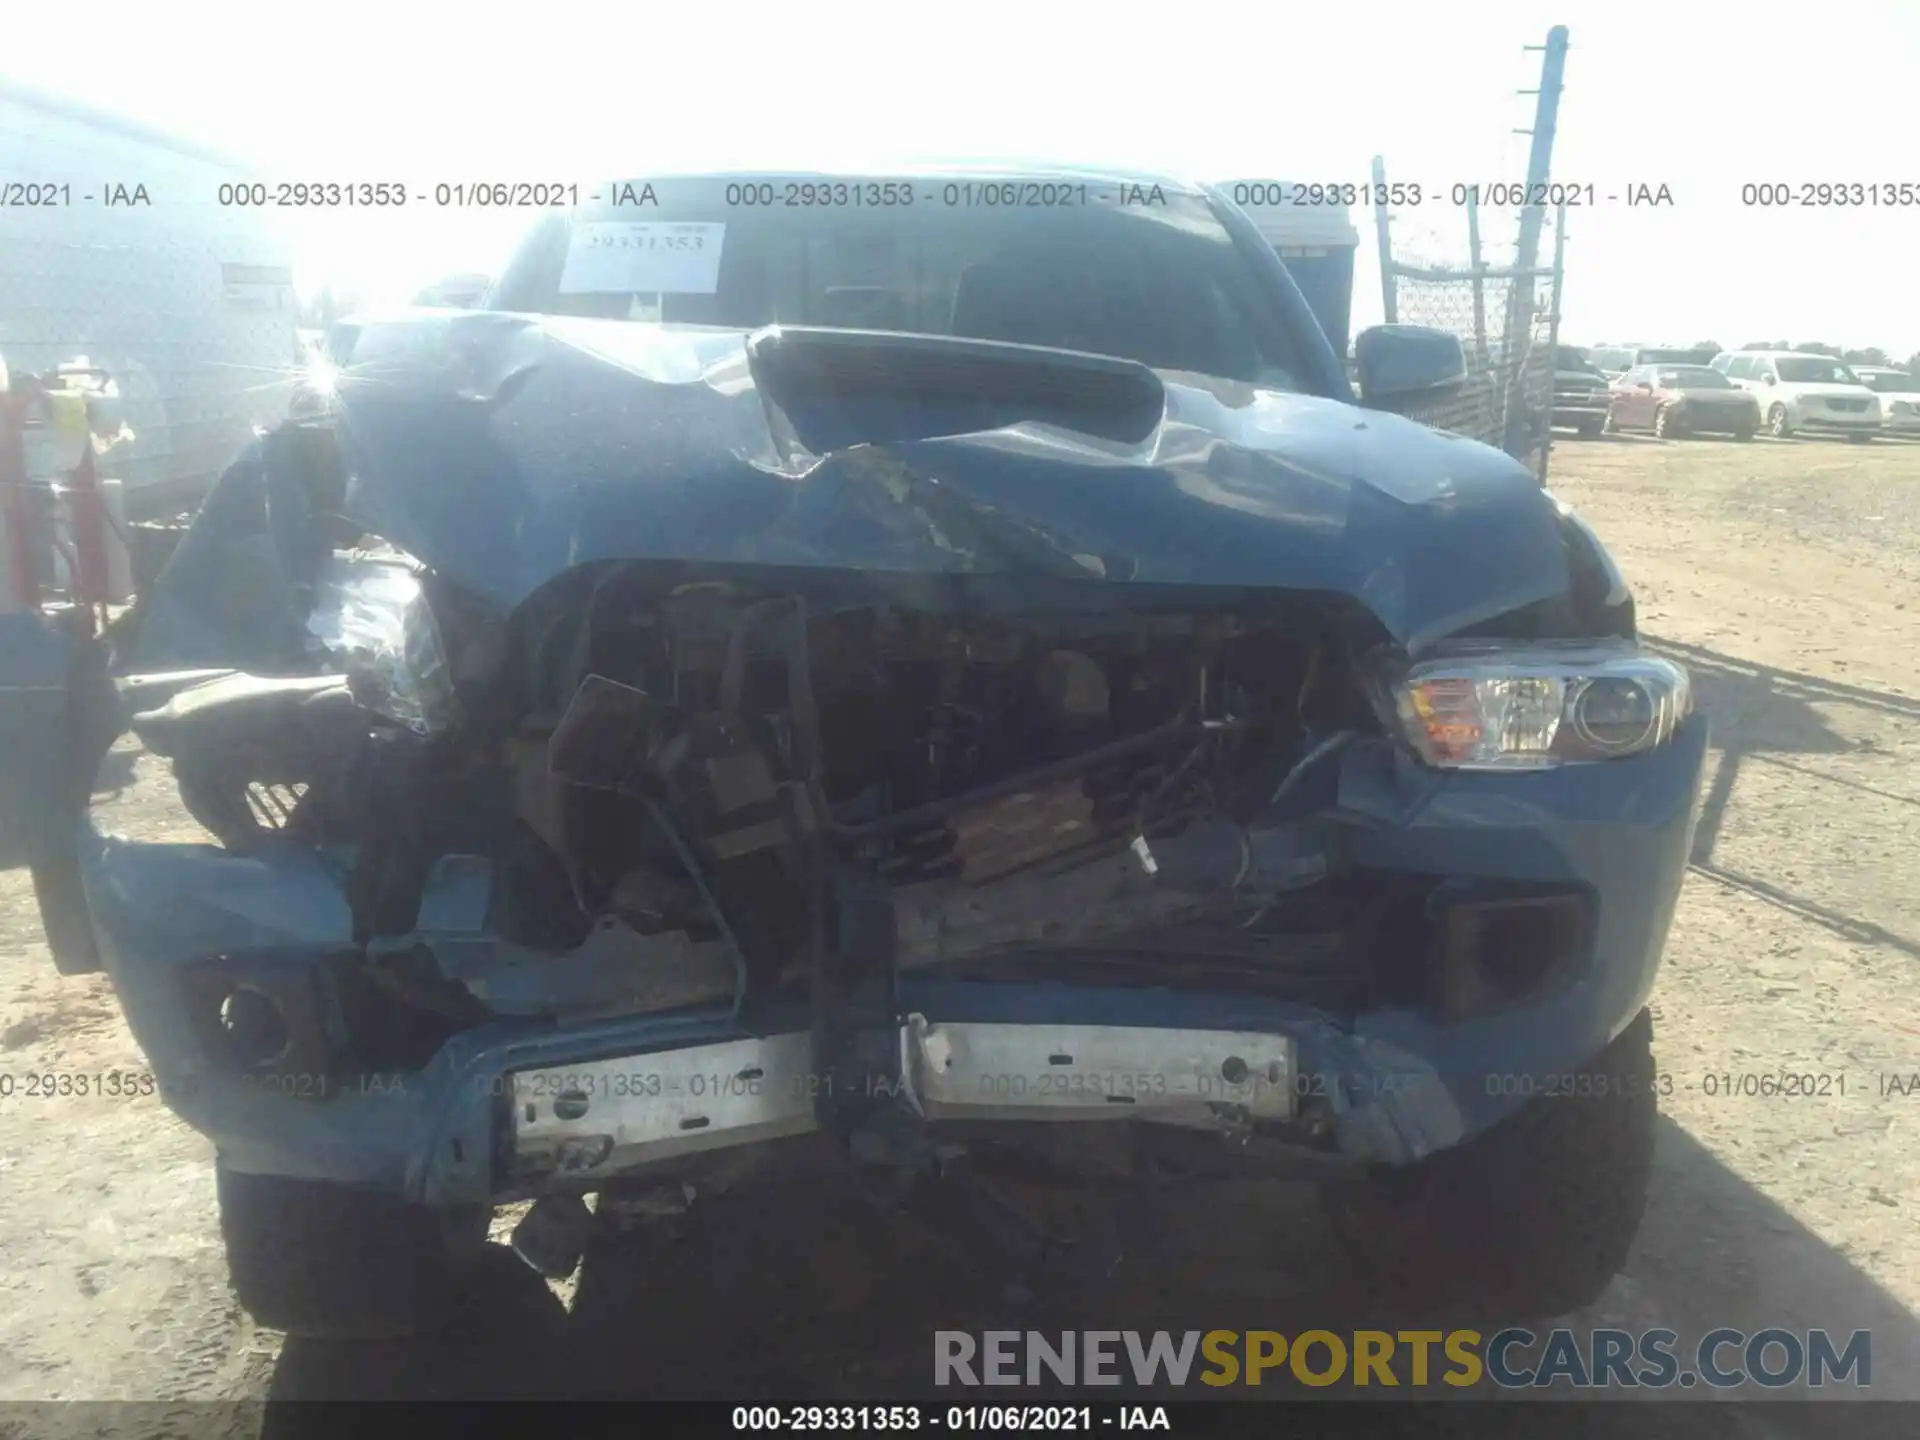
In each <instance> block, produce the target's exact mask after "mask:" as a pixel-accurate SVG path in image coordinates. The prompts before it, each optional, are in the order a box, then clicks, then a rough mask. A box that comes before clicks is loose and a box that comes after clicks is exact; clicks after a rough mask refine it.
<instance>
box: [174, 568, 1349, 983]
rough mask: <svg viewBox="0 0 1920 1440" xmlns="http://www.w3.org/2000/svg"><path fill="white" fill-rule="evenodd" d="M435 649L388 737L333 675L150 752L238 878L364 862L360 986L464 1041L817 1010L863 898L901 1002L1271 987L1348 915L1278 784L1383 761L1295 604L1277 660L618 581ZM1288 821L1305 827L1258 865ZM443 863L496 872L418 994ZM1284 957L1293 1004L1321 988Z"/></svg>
mask: <svg viewBox="0 0 1920 1440" xmlns="http://www.w3.org/2000/svg"><path fill="white" fill-rule="evenodd" d="M373 563H380V562H373ZM384 563H399V562H393V561H388V562H384ZM428 583H429V586H430V585H431V580H430V577H429V580H428ZM432 615H433V617H435V619H434V622H433V624H432V630H431V632H430V634H431V641H430V643H431V644H432V645H434V646H437V647H441V648H442V650H443V653H442V654H440V655H439V656H437V657H436V658H434V659H432V660H430V661H428V662H426V663H425V664H422V665H420V666H419V668H420V669H421V671H422V673H432V674H433V677H434V680H435V681H436V682H438V683H441V684H442V689H441V690H440V691H439V692H437V693H436V695H435V696H434V698H433V699H432V700H431V701H430V703H428V704H426V705H424V706H416V707H414V709H413V710H412V711H410V712H409V714H410V718H411V720H412V723H411V724H408V723H400V722H396V721H394V720H392V719H390V718H384V717H383V716H381V715H380V714H377V713H375V709H374V708H373V707H372V706H369V705H368V704H362V703H357V702H356V700H355V687H356V686H358V687H359V689H360V693H361V694H362V696H365V695H366V694H367V687H368V684H369V683H370V679H371V678H372V677H370V673H369V667H367V666H364V665H363V666H361V668H359V669H357V670H356V668H355V666H354V665H352V664H349V665H348V666H347V667H346V668H347V670H348V673H347V674H345V675H336V676H319V677H302V678H299V679H260V678H256V677H244V676H241V677H233V678H232V679H229V680H223V681H218V682H215V683H214V684H211V685H207V686H201V687H198V688H196V689H194V690H190V691H188V692H185V693H184V694H182V695H181V696H179V697H177V698H176V699H175V700H174V702H172V704H170V705H169V706H168V707H166V709H164V710H161V711H157V712H153V713H151V714H148V715H146V716H143V717H141V720H140V721H139V723H138V727H137V728H138V729H139V730H140V732H141V734H142V736H143V738H144V739H145V740H146V741H147V743H148V744H149V746H150V747H152V748H153V749H155V750H157V751H158V752H159V753H162V754H166V755H169V756H171V757H172V758H173V760H174V763H175V769H176V775H177V777H178V779H179V781H180V785H181V790H182V794H183V798H184V799H185V801H186V803H187V804H188V806H189V808H190V809H192V810H193V811H194V813H195V814H196V816H197V818H199V819H200V820H201V822H202V823H203V824H204V825H206V826H207V827H208V828H209V829H210V830H212V832H213V833H214V834H215V835H216V836H218V837H219V838H220V840H221V841H222V842H223V843H224V844H225V845H226V846H227V847H228V848H230V849H234V850H240V851H245V850H248V849H251V848H257V847H262V846H274V845H283V844H288V843H300V844H306V845H312V846H319V847H324V848H327V849H331V850H341V851H346V850H351V851H352V852H353V853H354V855H355V859H354V861H353V863H352V865H351V868H350V870H349V871H348V873H347V875H346V877H345V883H346V884H347V885H348V886H349V889H350V892H351V896H352V900H353V908H354V915H355V928H356V940H357V941H358V942H359V943H361V944H363V945H365V946H367V947H368V953H369V957H370V959H369V963H375V964H382V965H386V966H389V967H392V968H394V969H395V970H397V971H402V972H407V971H411V972H414V973H412V974H411V975H410V977H409V979H408V980H407V981H406V985H407V986H415V985H422V982H423V980H424V981H426V982H428V983H426V984H424V985H422V988H421V990H420V993H419V994H417V995H415V996H414V999H415V1000H417V1001H418V1002H419V1004H418V1008H421V1009H425V1010H429V1011H432V1012H434V1013H439V1014H443V1015H450V1016H462V1015H464V1016H466V1017H480V1016H484V1015H486V1014H488V1013H494V1012H498V1013H507V1014H540V1015H544V1016H546V1017H548V1018H552V1019H555V1020H569V1019H579V1018H584V1017H590V1016H594V1015H602V1014H619V1013H636V1012H645V1011H649V1010H658V1009H665V1008H671V1007H675V1006H682V1005H690V1004H711V1003H717V1002H728V1003H731V1004H732V1005H733V1006H734V1007H735V1010H736V1013H737V1012H738V1011H739V1010H741V1009H742V1008H743V1007H745V1006H747V1005H750V1004H751V1003H753V1002H754V1001H755V1000H757V999H760V998H763V997H767V996H770V995H775V994H781V993H787V994H797V995H803V996H804V995H806V994H808V993H810V992H811V991H813V990H814V989H815V987H818V986H820V985H822V984H829V985H830V984H832V983H834V981H833V978H832V977H829V976H823V975H822V974H821V973H819V972H820V965H819V959H820V956H821V954H822V951H823V950H827V951H833V950H843V949H844V947H841V946H831V945H826V944H825V942H824V938H823V937H824V935H825V931H826V928H827V927H828V926H829V925H831V924H835V923H838V921H836V918H835V915H834V913H833V912H834V909H835V901H834V898H833V896H834V894H835V893H838V892H840V891H844V890H846V889H847V887H849V886H853V887H854V888H860V887H867V888H869V889H871V890H872V891H873V893H874V894H876V895H883V896H884V897H885V901H886V908H887V909H888V910H889V911H890V913H891V917H892V922H893V923H892V926H891V928H892V931H893V934H892V936H891V937H890V939H889V942H888V944H887V945H886V947H885V948H886V950H887V951H888V964H889V965H893V966H898V967H901V968H913V967H931V966H938V967H946V968H949V969H951V970H952V971H953V973H956V974H968V975H990V974H992V973H994V971H995V967H996V966H1004V965H1005V964H1007V963H1015V962H1016V958H1017V963H1018V964H1019V965H1020V966H1022V967H1023V973H1025V974H1027V975H1028V976H1029V977H1030V976H1032V975H1033V974H1034V973H1035V967H1036V966H1038V967H1039V968H1040V969H1041V970H1046V971H1049V972H1057V973H1059V974H1062V975H1067V974H1071V975H1072V976H1073V978H1075V979H1076V980H1081V981H1085V980H1087V979H1089V978H1091V977H1096V976H1099V975H1106V976H1108V977H1110V978H1112V979H1114V980H1116V981H1118V982H1120V983H1132V984H1139V983H1143V982H1144V983H1151V981H1152V978H1153V977H1155V976H1156V975H1157V976H1159V977H1160V978H1161V979H1162V980H1163V981H1164V980H1165V979H1168V978H1170V977H1171V976H1172V975H1173V974H1174V973H1175V972H1178V973H1180V974H1182V975H1185V976H1186V977H1187V979H1188V980H1189V982H1191V981H1193V980H1197V979H1202V978H1204V979H1205V980H1206V981H1207V983H1208V984H1209V986H1210V987H1212V988H1220V987H1221V986H1222V985H1224V986H1225V988H1228V989H1232V988H1235V985H1234V983H1233V982H1234V981H1235V980H1236V979H1237V980H1238V981H1239V982H1240V983H1255V984H1257V983H1259V980H1260V976H1261V972H1262V971H1263V969H1266V968H1269V967H1271V966H1273V965H1274V964H1275V963H1276V960H1277V958H1278V957H1277V954H1276V944H1277V943H1278V942H1277V941H1276V940H1275V939H1274V925H1273V923H1272V921H1273V920H1274V915H1275V911H1276V910H1277V909H1278V908H1280V902H1281V900H1282V899H1283V898H1285V897H1287V896H1290V895H1294V894H1296V893H1298V892H1304V891H1307V890H1314V889H1317V890H1321V891H1326V890H1328V889H1329V887H1330V886H1332V884H1333V882H1334V880H1335V879H1336V878H1337V877H1335V876H1334V875H1333V874H1332V862H1331V858H1330V856H1329V854H1328V851H1327V847H1326V843H1325V840H1324V837H1321V836H1318V835H1316V833H1315V831H1314V829H1313V827H1312V825H1311V824H1310V823H1309V820H1310V816H1311V813H1312V810H1313V809H1314V807H1315V801H1314V800H1313V798H1312V795H1311V793H1310V792H1308V791H1306V790H1303V789H1302V786H1301V784H1300V782H1301V781H1303V780H1306V779H1307V778H1309V774H1308V772H1310V771H1311V770H1312V769H1313V766H1312V765H1311V764H1310V763H1308V764H1303V763H1302V762H1306V761H1310V760H1311V759H1314V758H1318V756H1323V755H1325V754H1327V753H1330V751H1331V749H1332V748H1333V746H1334V745H1337V744H1338V743H1339V742H1340V741H1341V740H1343V739H1345V738H1347V737H1350V736H1351V735H1353V734H1356V733H1360V732H1364V731H1367V730H1370V729H1374V728H1377V722H1376V721H1375V720H1374V719H1373V718H1372V715H1371V713H1370V709H1369V705H1368V701H1367V699H1366V697H1365V695H1364V693H1363V691H1362V689H1361V687H1360V684H1359V682H1358V680H1357V678H1356V671H1355V668H1354V661H1353V656H1352V650H1353V647H1354V646H1355V645H1356V644H1360V643H1364V642H1365V641H1366V640H1367V639H1368V638H1369V637H1367V636H1366V635H1365V633H1364V630H1363V628H1362V627H1361V625H1360V624H1359V622H1358V621H1356V620H1354V619H1353V618H1352V617H1350V616H1342V615H1340V614H1339V613H1338V612H1337V611H1334V610H1333V609H1332V608H1331V607H1330V606H1329V607H1325V608H1323V609H1322V610H1321V612H1320V613H1319V614H1317V615H1316V614H1315V611H1314V607H1313V606H1312V605H1311V603H1310V602H1308V601H1304V600H1301V599H1299V598H1293V599H1291V600H1289V601H1288V602H1287V610H1286V611H1285V612H1276V613H1275V614H1274V615H1273V616H1272V617H1271V620H1270V622H1269V623H1268V624H1266V625H1262V624H1258V623H1254V622H1250V621H1249V620H1248V619H1246V618H1245V617H1244V616H1235V615H1229V614H1224V613H1219V612H1194V611H1189V612H1181V611H1167V612H1163V613H1144V612H1142V613H1129V612H1126V611H1115V610H1112V609H1110V608H1104V607H1103V608H1102V609H1101V610H1098V611H1095V612H1093V613H1088V614H1085V615H1072V614H1059V615H1054V616H1049V617H1042V618H1038V619H1032V620H1028V619H1011V618H1001V617H986V616H983V617H979V618H973V619H960V618H955V617H953V616H950V615H933V614H926V613H917V612H913V611H907V610H900V609H885V608H876V607H863V608H857V609H838V610H825V609H821V608H810V607H809V604H808V601H807V599H806V598H805V597H804V596H803V595H801V594H799V593H792V594H775V595H765V594H761V593H754V592H753V591H750V590H744V589H742V588H738V587H735V586H732V585H730V584H727V583H725V582H711V581H707V582H696V583H690V584H689V583H676V582H675V578H674V576H673V575H672V573H671V572H670V571H666V570H664V568H663V567H658V566H648V565H645V564H639V563H635V564H625V565H622V564H610V565H598V566H589V567H583V568H582V569H581V570H580V571H578V572H575V573H572V574H569V575H567V576H565V577H563V579H562V580H561V581H560V582H558V583H556V584H555V585H553V586H550V587H548V589H547V590H545V591H543V592H542V593H541V594H539V595H537V596H536V597H535V598H534V599H533V600H532V601H531V602H529V603H528V604H527V605H525V606H523V607H522V609H521V610H520V612H518V613H517V614H516V615H515V616H514V617H513V618H512V621H511V622H510V623H509V624H507V625H506V626H504V627H498V626H490V625H487V624H485V623H478V622H476V623H470V624H469V623H465V622H463V620H462V619H461V618H460V610H459V607H458V605H457V603H453V602H450V601H449V600H448V599H446V598H445V597H444V596H436V597H435V603H434V606H433V610H432ZM422 633H428V632H422ZM413 659H414V661H416V662H418V661H419V660H420V656H419V655H418V654H416V655H415V656H414V657H413ZM439 667H444V674H441V673H439ZM456 692H457V693H456ZM378 705H379V701H378V700H377V699H376V700H374V702H373V706H378ZM384 708H385V709H387V710H389V711H392V710H395V709H398V708H402V707H396V706H393V705H387V706H385V707H384ZM429 712H431V714H430V715H429ZM1316 746H1318V747H1319V751H1318V755H1316V753H1315V751H1316ZM1290 777H1291V779H1292V783H1291V784H1286V783H1285V782H1289V779H1290ZM1283 789H1284V790H1285V792H1286V795H1295V794H1296V793H1297V794H1298V796H1299V800H1298V814H1299V817H1300V820H1301V823H1300V824H1298V825H1291V826H1278V825H1275V824H1273V823H1271V818H1269V820H1268V822H1267V823H1265V824H1263V826H1262V827H1261V828H1260V829H1258V830H1257V831H1255V830H1250V829H1249V822H1250V821H1251V820H1252V819H1253V817H1254V816H1255V815H1256V814H1257V813H1260V812H1263V811H1271V809H1272V807H1273V805H1274V802H1275V801H1276V798H1284V796H1281V795H1280V793H1279V792H1282V791H1283ZM1319 803H1321V804H1324V797H1323V798H1322V800H1321V801H1320V802H1319ZM450 857H451V858H450ZM460 860H464V861H465V862H466V863H468V864H470V865H478V864H484V866H485V867H486V869H487V870H488V872H489V873H490V876H491V884H490V898H489V901H488V910H487V916H486V929H487V931H488V932H489V934H490V935H492V936H494V937H497V939H498V940H499V941H500V942H502V943H500V944H498V945H487V946H470V947H466V950H465V952H464V953H463V950H462V947H461V946H459V945H457V944H454V945H447V946H442V947H439V948H440V951H441V953H440V955H439V959H438V964H437V966H436V967H434V968H436V969H437V970H438V971H439V972H440V973H439V975H438V976H437V977H433V976H423V975H422V974H420V973H418V971H419V967H418V966H417V964H416V963H415V962H416V960H417V958H418V957H417V954H416V953H415V951H414V949H413V947H412V946H410V945H409V946H407V947H404V949H402V950H400V951H395V950H392V949H391V948H386V947H384V946H383V942H386V941H391V940H394V939H396V938H398V937H409V936H413V935H414V934H415V932H417V931H421V930H425V929H430V928H432V927H431V924H430V923H429V922H427V921H423V919H422V916H421V913H420V907H421V900H422V895H423V892H424V891H425V889H426V888H427V885H428V881H429V877H430V875H432V874H433V873H435V867H436V866H444V865H447V864H449V863H456V862H458V861H460ZM856 881H857V883H856ZM1175 928H1177V929H1178V934H1177V935H1175V934H1173V933H1172V930H1173V929H1175ZM1296 948H1297V950H1298V953H1297V954H1296V955H1294V956H1293V957H1292V958H1293V961H1294V962H1295V964H1296V965H1297V966H1300V967H1304V968H1305V971H1306V972H1308V973H1306V974H1301V975H1296V976H1295V981H1296V983H1300V984H1305V983H1306V982H1307V981H1308V980H1310V979H1311V973H1310V972H1311V971H1312V969H1313V967H1314V965H1315V964H1316V963H1317V964H1320V965H1322V966H1324V964H1325V962H1326V960H1327V959H1328V958H1329V957H1327V956H1325V955H1320V954H1317V953H1316V952H1315V950H1314V947H1313V946H1312V945H1302V946H1299V947H1296ZM541 957H545V958H544V959H543V958H541ZM529 966H543V967H544V969H543V970H540V971H538V972H537V973H535V972H530V970H529ZM1322 978H1323V979H1327V980H1332V981H1336V982H1337V981H1338V980H1339V977H1338V976H1337V975H1331V976H1323V977H1322ZM840 979H841V981H842V982H843V983H847V984H852V983H853V977H851V976H843V977H840ZM400 984H401V982H400V981H399V980H395V981H394V984H393V985H390V986H389V988H390V989H393V988H395V987H396V986H399V985H400ZM1336 988H1338V987H1337V986H1336ZM396 993H398V992H396ZM1352 998H1353V999H1358V998H1359V997H1352Z"/></svg>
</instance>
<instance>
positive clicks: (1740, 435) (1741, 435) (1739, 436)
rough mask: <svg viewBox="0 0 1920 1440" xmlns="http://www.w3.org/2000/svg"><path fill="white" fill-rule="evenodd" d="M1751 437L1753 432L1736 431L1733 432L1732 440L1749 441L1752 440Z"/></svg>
mask: <svg viewBox="0 0 1920 1440" xmlns="http://www.w3.org/2000/svg"><path fill="white" fill-rule="evenodd" d="M1753 435H1754V432H1753V431H1752V430H1736V431H1734V432H1733V438H1734V439H1736V440H1751V439H1753Z"/></svg>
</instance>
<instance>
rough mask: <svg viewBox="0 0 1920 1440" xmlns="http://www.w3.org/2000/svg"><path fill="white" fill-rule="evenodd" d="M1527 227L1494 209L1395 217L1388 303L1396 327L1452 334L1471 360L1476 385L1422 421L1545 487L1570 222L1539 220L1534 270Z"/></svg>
mask: <svg viewBox="0 0 1920 1440" xmlns="http://www.w3.org/2000/svg"><path fill="white" fill-rule="evenodd" d="M1435 216H1442V217H1444V218H1442V219H1436V218H1434V217H1435ZM1523 220H1524V216H1523V212H1522V211H1521V210H1520V209H1519V208H1518V207H1495V206H1490V205H1489V206H1461V207H1459V208H1454V207H1451V206H1449V207H1446V208H1444V209H1436V207H1434V206H1432V205H1431V204H1429V205H1428V206H1426V207H1423V208H1422V209H1421V210H1419V211H1412V212H1399V213H1394V212H1391V211H1390V212H1389V215H1388V237H1389V238H1388V242H1387V244H1385V245H1383V247H1382V251H1381V270H1382V276H1383V299H1384V300H1385V302H1386V313H1387V315H1388V317H1389V318H1390V319H1393V320H1395V321H1397V322H1399V323H1401V324H1404V325H1430V326H1433V327H1434V328H1436V329H1440V330H1447V331H1451V332H1452V333H1453V334H1455V335H1458V336H1459V337H1460V341H1461V347H1462V348H1463V349H1464V350H1465V351H1466V356H1467V381H1466V384H1465V385H1463V386H1462V387H1461V388H1460V390H1459V391H1458V392H1456V393H1455V394H1453V395H1450V396H1448V397H1447V398H1446V399H1445V400H1443V401H1440V402H1437V403H1435V404H1434V405H1432V406H1429V407H1427V408H1425V409H1423V410H1418V411H1414V412H1410V413H1412V414H1413V416H1414V418H1416V419H1418V420H1421V421H1424V422H1425V423H1426V424H1429V425H1432V426H1435V427H1436V428H1438V429H1442V430H1451V431H1455V432H1457V433H1458V434H1462V435H1466V436H1469V437H1471V438H1472V439H1475V440H1481V441H1484V442H1486V443H1487V444H1489V445H1494V446H1498V447H1499V448H1500V449H1502V450H1505V451H1506V452H1507V453H1508V454H1509V455H1512V456H1515V457H1516V458H1517V459H1519V460H1521V461H1523V462H1525V463H1526V464H1527V465H1528V466H1529V468H1531V469H1532V470H1533V471H1534V472H1535V473H1536V474H1537V475H1539V476H1540V478H1541V480H1542V481H1543V482H1544V481H1545V479H1546V470H1547V451H1548V444H1547V437H1548V426H1549V424H1550V422H1551V419H1552V413H1553V371H1554V360H1553V357H1554V347H1555V343H1556V341H1557V338H1558V309H1559V297H1560V276H1561V247H1560V243H1559V242H1560V239H1561V235H1560V233H1559V232H1560V229H1561V228H1562V226H1563V225H1564V217H1563V216H1562V215H1558V214H1556V213H1555V212H1554V211H1552V210H1543V211H1542V212H1540V213H1539V214H1538V215H1537V216H1536V218H1535V224H1536V226H1537V233H1536V237H1535V239H1534V242H1533V244H1532V246H1531V249H1532V254H1533V257H1535V258H1534V259H1533V263H1532V264H1531V265H1528V264H1526V263H1524V262H1523V260H1522V257H1521V255H1520V249H1521V245H1522V235H1523V228H1522V227H1523Z"/></svg>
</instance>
